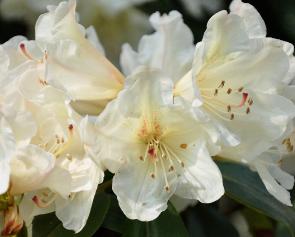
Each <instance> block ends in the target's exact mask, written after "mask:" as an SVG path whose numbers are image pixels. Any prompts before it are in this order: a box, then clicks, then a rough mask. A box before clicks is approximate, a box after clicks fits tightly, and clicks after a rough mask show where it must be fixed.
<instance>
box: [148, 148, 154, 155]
mask: <svg viewBox="0 0 295 237" xmlns="http://www.w3.org/2000/svg"><path fill="white" fill-rule="evenodd" d="M148 153H149V155H150V156H153V157H154V156H155V155H156V152H155V148H154V147H151V148H149V150H148Z"/></svg>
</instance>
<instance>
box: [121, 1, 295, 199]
mask: <svg viewBox="0 0 295 237" xmlns="http://www.w3.org/2000/svg"><path fill="white" fill-rule="evenodd" d="M177 15H178V17H176V16H177ZM150 19H151V21H152V22H153V25H154V27H155V29H156V33H154V34H153V35H150V36H145V37H143V39H142V40H141V42H140V44H139V47H138V52H135V51H133V50H132V49H131V47H130V46H128V45H126V46H124V47H123V52H122V55H121V64H122V68H123V71H124V72H125V73H126V74H129V73H131V72H132V71H133V70H135V69H136V68H137V67H139V66H142V65H148V66H150V67H154V68H159V69H161V70H162V71H163V73H164V74H165V75H167V76H170V77H171V78H172V79H173V81H174V104H181V105H182V106H184V107H185V108H187V109H188V110H190V111H191V112H192V113H193V114H195V116H201V117H203V119H205V120H207V121H208V122H209V121H210V122H211V124H212V125H213V126H214V128H215V132H216V131H218V133H219V136H218V138H219V144H221V145H222V149H221V152H219V153H218V155H219V156H222V157H225V158H230V159H233V160H235V161H239V162H243V163H246V164H248V165H250V166H252V165H253V162H255V160H256V159H258V156H259V155H261V154H262V153H263V152H265V151H267V150H268V149H269V148H271V147H272V146H274V145H276V143H277V141H278V140H279V139H281V138H282V137H283V136H284V134H285V132H286V131H287V129H288V126H289V125H288V124H289V123H290V121H291V120H292V118H293V117H294V115H295V114H294V112H295V110H294V109H295V107H294V104H293V103H292V102H291V101H290V100H289V99H287V98H286V97H285V96H283V95H282V93H281V91H282V90H287V88H286V81H287V80H290V78H294V58H293V56H292V52H293V50H292V46H291V44H288V43H286V42H282V41H280V40H276V39H272V38H267V37H266V27H265V25H264V22H263V20H262V18H261V16H260V15H259V13H258V12H257V11H256V10H255V9H254V7H253V6H251V5H250V4H245V3H242V2H241V1H239V0H236V1H233V3H232V5H231V13H227V12H226V11H221V12H219V13H217V14H215V15H214V16H213V17H212V18H211V19H210V20H209V22H208V26H207V30H206V32H205V34H204V38H203V40H202V42H199V43H198V44H197V46H196V50H195V59H194V62H192V59H191V51H190V49H191V48H192V47H193V42H192V37H191V32H190V31H189V30H188V29H187V27H186V26H184V24H183V23H182V19H181V16H180V15H179V14H178V13H174V12H171V13H170V14H169V16H165V15H164V16H163V17H159V15H158V14H155V15H153V16H151V18H150ZM155 19H157V20H156V21H155ZM176 19H178V20H176ZM155 22H156V24H155ZM157 24H158V25H160V26H161V27H158V25H157ZM172 29H173V30H172ZM174 29H175V31H174ZM167 39H169V40H167ZM165 40H166V42H165ZM155 41H157V42H158V43H157V44H156V45H157V46H158V47H154V45H155V43H154V42H155ZM172 45H173V46H172ZM152 48H153V50H151V49H152ZM169 60H174V62H177V63H175V64H170V63H167V64H165V62H169ZM163 62H164V63H163ZM190 63H193V67H192V69H191V70H190V68H189V66H188V65H189V64H190ZM176 64H177V65H178V67H175V66H172V67H167V66H166V65H176ZM175 68H177V70H181V73H178V71H175ZM174 75H175V77H174ZM258 160H259V159H258ZM270 163H273V162H272V161H271V162H270ZM252 167H253V166H252ZM289 180H291V179H289ZM289 187H290V185H289V186H288V188H289ZM271 193H272V194H273V193H274V192H271ZM276 197H278V195H276ZM280 200H281V201H282V202H284V203H288V204H290V200H289V201H288V202H286V198H284V199H280Z"/></svg>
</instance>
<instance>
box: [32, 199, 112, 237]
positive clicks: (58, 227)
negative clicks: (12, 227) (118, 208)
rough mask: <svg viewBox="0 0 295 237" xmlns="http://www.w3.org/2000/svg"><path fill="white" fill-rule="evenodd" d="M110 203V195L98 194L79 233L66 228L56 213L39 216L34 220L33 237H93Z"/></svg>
mask: <svg viewBox="0 0 295 237" xmlns="http://www.w3.org/2000/svg"><path fill="white" fill-rule="evenodd" d="M110 203H111V201H110V197H109V195H107V194H104V193H100V194H97V195H96V196H95V198H94V202H93V205H92V209H91V212H90V215H89V218H88V221H87V223H86V225H85V227H84V229H83V230H82V231H81V232H79V233H78V234H74V232H73V231H69V230H66V229H64V228H63V226H62V223H61V222H60V221H59V220H58V219H57V218H56V216H55V214H54V213H51V214H47V215H41V216H37V217H36V218H35V219H34V222H33V237H91V236H93V234H94V233H95V232H96V231H97V230H98V229H99V227H100V226H101V224H102V222H103V220H104V218H105V216H106V214H107V211H108V209H109V206H110Z"/></svg>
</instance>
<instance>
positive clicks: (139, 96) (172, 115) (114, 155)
mask: <svg viewBox="0 0 295 237" xmlns="http://www.w3.org/2000/svg"><path fill="white" fill-rule="evenodd" d="M171 100H172V81H171V80H170V79H169V78H167V77H166V76H165V75H162V74H161V72H160V71H158V70H152V69H149V68H142V69H140V70H139V71H138V72H136V73H135V74H134V75H132V76H130V77H129V78H128V81H127V86H126V89H124V90H123V91H122V92H120V93H119V95H118V97H117V98H116V99H115V100H113V101H112V102H110V103H109V104H108V105H107V107H106V109H105V110H104V111H103V112H102V114H101V115H100V116H99V117H98V120H97V123H96V127H97V130H98V133H99V134H100V136H99V137H98V139H97V145H99V146H100V153H99V156H98V159H99V160H100V161H101V162H102V163H103V164H104V165H105V167H106V168H108V169H109V170H110V171H112V172H114V173H115V175H114V178H113V191H114V192H115V194H116V195H117V198H118V200H119V205H120V207H121V208H122V210H123V212H124V213H125V214H126V216H127V217H128V218H130V219H139V220H141V221H150V220H153V219H155V218H157V217H158V215H159V214H160V213H161V212H162V211H164V210H165V209H166V208H167V201H168V200H169V198H170V197H171V196H172V195H173V194H176V195H178V196H180V197H184V198H187V199H195V200H199V201H201V202H204V203H209V202H213V201H215V200H217V199H219V198H220V197H221V196H222V195H223V193H224V189H223V185H222V177H221V174H220V171H219V169H218V168H217V166H216V164H215V163H214V162H213V161H212V159H211V157H210V154H209V151H208V149H207V147H206V145H207V143H211V140H210V137H209V135H208V133H207V132H206V130H205V129H204V128H203V127H202V126H203V124H202V122H201V121H200V123H199V124H198V123H196V122H195V119H194V118H192V117H191V115H190V114H189V113H187V112H186V111H184V110H182V109H181V108H178V107H174V106H172V107H170V106H167V103H168V104H171ZM114 111H116V113H114ZM204 126H206V125H204Z"/></svg>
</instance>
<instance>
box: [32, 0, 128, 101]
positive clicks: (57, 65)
mask: <svg viewBox="0 0 295 237" xmlns="http://www.w3.org/2000/svg"><path fill="white" fill-rule="evenodd" d="M36 39H37V40H38V42H41V43H40V44H42V42H43V43H44V44H45V45H46V47H47V51H48V58H47V69H46V70H47V75H46V78H47V79H48V81H49V83H50V84H52V85H54V86H55V87H57V88H60V89H62V90H64V91H65V92H66V93H67V94H68V96H70V98H71V99H73V100H90V101H92V100H106V99H112V98H114V97H115V96H116V95H117V93H118V91H120V89H121V88H122V82H123V76H122V75H121V73H120V72H119V71H118V70H117V69H116V68H115V67H114V66H113V65H112V64H111V63H110V62H109V61H108V60H107V59H106V58H105V57H104V56H103V55H101V53H100V52H99V51H98V50H97V49H96V48H95V47H94V46H93V44H92V43H91V42H89V41H88V40H87V39H86V38H85V30H84V29H83V28H82V27H81V26H80V25H79V24H78V23H77V22H76V17H75V1H70V2H68V3H66V2H63V3H60V4H59V6H58V7H56V8H52V9H51V10H50V11H49V13H46V14H44V15H42V16H41V17H40V18H39V20H38V22H37V25H36ZM60 78H62V80H60ZM81 78H82V79H83V80H81Z"/></svg>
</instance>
